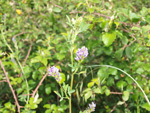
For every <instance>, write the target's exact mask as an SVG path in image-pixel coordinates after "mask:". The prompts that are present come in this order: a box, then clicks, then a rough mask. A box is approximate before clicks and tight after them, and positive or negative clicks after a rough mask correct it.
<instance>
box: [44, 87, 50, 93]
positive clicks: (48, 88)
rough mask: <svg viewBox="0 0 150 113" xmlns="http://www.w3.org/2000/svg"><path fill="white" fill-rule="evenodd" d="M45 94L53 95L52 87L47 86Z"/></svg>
mask: <svg viewBox="0 0 150 113" xmlns="http://www.w3.org/2000/svg"><path fill="white" fill-rule="evenodd" d="M45 93H46V94H47V95H49V94H50V93H51V87H50V86H46V87H45Z"/></svg>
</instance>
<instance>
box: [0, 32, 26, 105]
mask: <svg viewBox="0 0 150 113" xmlns="http://www.w3.org/2000/svg"><path fill="white" fill-rule="evenodd" d="M1 34H2V37H3V40H4V43H5V44H6V46H7V47H8V48H9V50H10V51H11V52H12V54H13V55H14V51H13V50H12V48H11V47H10V46H9V44H8V43H7V41H6V39H5V37H4V34H3V30H2V29H1ZM16 60H17V62H18V64H19V66H20V69H21V72H22V74H23V75H24V71H23V68H22V65H21V63H20V62H19V60H18V58H16ZM24 79H25V82H26V86H27V94H28V95H27V104H28V102H29V85H28V82H27V78H26V76H24Z"/></svg>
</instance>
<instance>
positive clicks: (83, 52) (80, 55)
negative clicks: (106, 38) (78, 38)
mask: <svg viewBox="0 0 150 113" xmlns="http://www.w3.org/2000/svg"><path fill="white" fill-rule="evenodd" d="M76 55H77V56H76V58H75V60H77V61H79V60H83V59H84V58H86V57H87V56H88V49H87V48H86V47H85V46H83V47H82V48H81V49H80V48H79V49H78V51H77V53H76Z"/></svg>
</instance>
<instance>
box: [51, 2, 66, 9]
mask: <svg viewBox="0 0 150 113" xmlns="http://www.w3.org/2000/svg"><path fill="white" fill-rule="evenodd" d="M50 3H51V4H53V5H54V6H55V7H58V8H60V9H64V8H63V7H61V6H59V5H57V4H55V3H53V2H50Z"/></svg>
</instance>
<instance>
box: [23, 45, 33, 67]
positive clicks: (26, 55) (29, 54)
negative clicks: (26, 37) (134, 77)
mask: <svg viewBox="0 0 150 113" xmlns="http://www.w3.org/2000/svg"><path fill="white" fill-rule="evenodd" d="M31 49H32V43H31V45H30V48H29V50H28V53H27V55H26V58H25V60H24V62H23V67H24V65H25V63H26V61H27V59H28V57H29V55H30V52H31Z"/></svg>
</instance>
